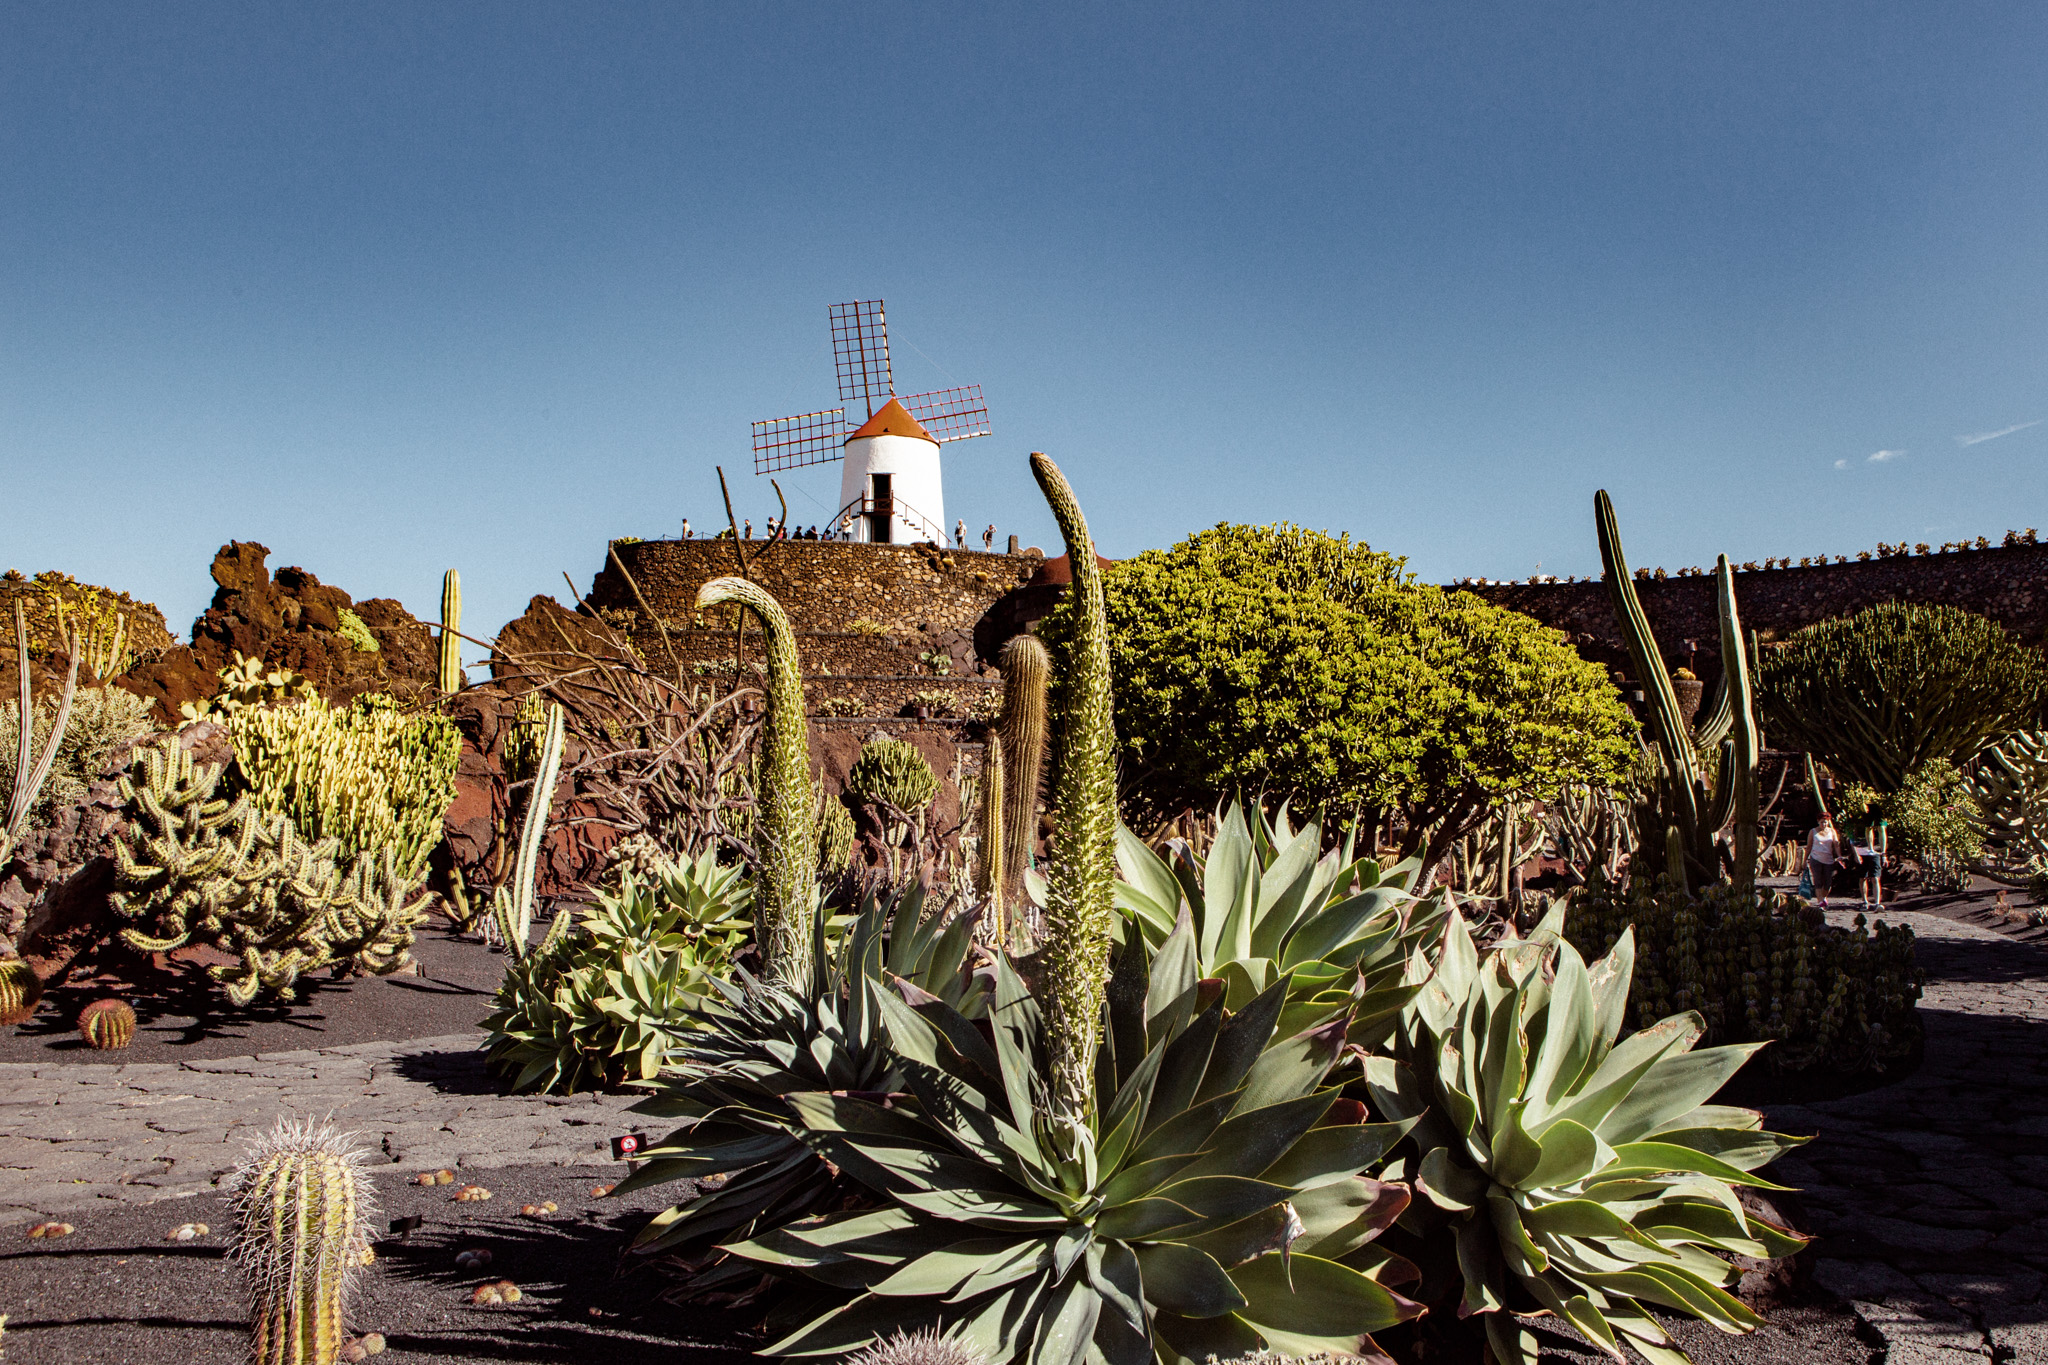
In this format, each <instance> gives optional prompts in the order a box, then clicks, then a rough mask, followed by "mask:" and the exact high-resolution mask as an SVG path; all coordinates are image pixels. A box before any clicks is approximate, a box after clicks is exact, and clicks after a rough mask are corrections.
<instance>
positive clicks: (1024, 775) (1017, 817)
mask: <svg viewBox="0 0 2048 1365" xmlns="http://www.w3.org/2000/svg"><path fill="white" fill-rule="evenodd" d="M999 663H1000V665H1001V667H1002V670H1003V714H1002V718H1001V720H1000V721H999V722H998V723H997V726H996V733H997V739H998V741H999V742H1000V743H1001V745H1002V749H1003V785H1004V786H1005V787H1006V788H1007V789H1008V790H1007V791H1006V792H1005V793H1004V807H1005V808H1004V810H1003V841H1004V846H1003V871H1004V872H1005V874H1006V875H1007V876H1008V879H1009V881H1008V885H1007V886H1006V887H1005V888H1004V893H1005V895H1007V896H1009V897H1011V898H1013V899H1014V898H1015V896H1016V895H1017V892H1018V891H1019V889H1020V888H1021V885H1022V882H1023V879H1024V869H1025V868H1027V867H1030V866H1031V850H1032V847H1033V846H1034V845H1035V844H1036V843H1037V841H1038V788H1039V783H1040V781H1041V773H1042V771H1043V768H1044V765H1045V699H1046V693H1047V691H1048V690H1049V688H1050V686H1051V682H1052V654H1051V653H1050V652H1049V651H1048V650H1047V649H1046V647H1045V641H1043V640H1041V639H1039V638H1038V637H1037V636H1036V635H1019V636H1017V637H1015V638H1014V639H1012V640H1011V641H1010V642H1009V643H1008V644H1006V645H1004V646H1003V652H1002V655H1001V657H1000V659H999Z"/></svg>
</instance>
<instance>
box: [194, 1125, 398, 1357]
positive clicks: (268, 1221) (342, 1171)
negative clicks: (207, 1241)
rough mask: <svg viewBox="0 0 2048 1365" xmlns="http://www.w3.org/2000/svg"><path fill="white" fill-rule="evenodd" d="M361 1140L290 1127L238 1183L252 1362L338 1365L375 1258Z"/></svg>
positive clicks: (237, 1249) (253, 1159)
mask: <svg viewBox="0 0 2048 1365" xmlns="http://www.w3.org/2000/svg"><path fill="white" fill-rule="evenodd" d="M353 1136H354V1135H353V1134H348V1133H337V1132H335V1131H334V1129H333V1128H332V1127H331V1126H329V1125H326V1124H314V1123H313V1122H311V1121H310V1120H300V1121H296V1122H295V1121H292V1120H280V1121H279V1123H278V1125H277V1127H276V1128H275V1129H274V1130H273V1131H272V1132H271V1133H270V1134H269V1135H268V1136H266V1137H264V1138H262V1139H261V1140H260V1141H258V1142H257V1143H256V1144H255V1145H254V1146H253V1147H252V1148H251V1149H250V1153H249V1157H248V1160H246V1161H244V1162H243V1163H242V1165H241V1166H240V1167H238V1168H236V1170H235V1172H234V1173H233V1175H232V1176H230V1177H229V1182H228V1188H229V1189H230V1190H231V1191H233V1199H234V1211H235V1221H236V1228H235V1233H234V1247H233V1251H232V1253H231V1254H232V1255H233V1257H234V1259H235V1260H236V1261H238V1262H239V1263H240V1264H241V1267H242V1273H243V1275H244V1276H245V1277H246V1278H247V1279H248V1282H249V1298H250V1313H249V1334H250V1336H249V1360H250V1363H251V1365H332V1362H333V1361H334V1360H335V1359H336V1357H337V1356H338V1355H339V1353H340V1351H341V1347H342V1345H343V1343H344V1342H345V1341H346V1340H347V1331H346V1328H345V1325H344V1322H343V1315H344V1314H345V1313H346V1312H347V1311H348V1306H349V1298H350V1295H351V1291H352V1289H353V1288H354V1283H353V1282H354V1280H355V1277H356V1274H357V1272H358V1271H359V1270H360V1269H361V1268H362V1266H363V1265H364V1264H365V1263H366V1262H368V1260H369V1259H370V1241H369V1237H370V1216H371V1215H372V1213H373V1212H374V1199H373V1197H372V1191H371V1190H370V1189H369V1187H368V1182H366V1181H365V1180H364V1179H363V1178H362V1166H363V1151H362V1149H361V1148H359V1147H357V1146H355V1144H354V1143H353V1142H352V1141H351V1140H350V1139H351V1138H352V1137H353Z"/></svg>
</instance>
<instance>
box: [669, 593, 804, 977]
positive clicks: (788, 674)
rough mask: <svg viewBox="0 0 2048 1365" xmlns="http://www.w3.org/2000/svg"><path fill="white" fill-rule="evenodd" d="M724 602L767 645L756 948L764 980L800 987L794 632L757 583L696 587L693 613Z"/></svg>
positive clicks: (800, 783)
mask: <svg viewBox="0 0 2048 1365" xmlns="http://www.w3.org/2000/svg"><path fill="white" fill-rule="evenodd" d="M724 602H732V603H735V604H737V605H739V606H741V607H744V608H746V609H747V610H748V611H751V612H752V613H753V614H754V616H755V618H756V619H757V620H759V621H760V623H761V633H762V635H763V636H764V637H765V638H766V641H767V650H768V677H767V689H766V690H767V694H768V719H767V721H766V723H765V724H764V725H763V726H762V746H763V747H762V754H761V776H760V784H759V812H760V813H759V817H758V819H757V820H756V821H755V825H754V828H755V830H756V834H755V852H756V854H757V855H758V857H759V858H760V863H761V882H762V892H763V894H762V895H761V896H760V897H759V898H758V900H757V902H756V903H757V905H758V906H759V914H758V915H757V921H758V934H759V938H760V942H761V952H762V956H763V957H764V958H765V959H766V960H767V967H768V973H769V975H770V977H772V978H773V979H774V980H777V981H780V982H782V983H783V984H784V985H787V986H789V987H790V988H791V989H793V990H798V991H805V992H807V991H809V989H810V985H811V978H812V973H813V971H814V969H815V963H814V962H813V960H812V957H813V947H812V943H811V938H812V934H811V922H812V919H813V918H814V917H815V916H816V914H817V902H818V823H817V806H816V797H815V795H814V794H813V789H812V787H811V746H810V739H809V736H808V734H807V731H806V721H805V720H804V685H803V673H802V670H801V668H800V667H799V665H798V663H797V653H796V636H795V634H794V633H793V632H792V631H791V629H790V625H789V617H788V616H787V615H786V614H784V612H783V610H782V606H781V604H780V603H778V602H777V601H776V600H775V599H774V597H772V596H771V595H769V593H768V592H767V590H766V589H764V588H762V587H760V586H759V585H757V584H754V583H749V582H748V581H747V580H746V579H744V578H714V579H713V580H711V581H710V582H709V583H706V584H705V585H704V586H703V587H702V588H701V589H699V590H698V592H697V609H698V610H699V611H702V610H703V609H704V608H706V607H712V606H717V605H719V604H720V603H724Z"/></svg>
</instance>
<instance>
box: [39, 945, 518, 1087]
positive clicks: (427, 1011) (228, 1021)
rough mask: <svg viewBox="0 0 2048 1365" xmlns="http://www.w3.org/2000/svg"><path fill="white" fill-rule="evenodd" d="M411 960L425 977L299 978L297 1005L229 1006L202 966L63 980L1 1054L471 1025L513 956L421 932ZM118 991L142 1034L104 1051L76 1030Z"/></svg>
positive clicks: (197, 1050)
mask: <svg viewBox="0 0 2048 1365" xmlns="http://www.w3.org/2000/svg"><path fill="white" fill-rule="evenodd" d="M413 958H414V960H415V961H417V962H418V963H419V967H420V975H418V976H410V975H407V976H385V977H358V978H354V979H351V980H347V981H334V980H331V979H329V978H328V977H326V976H314V977H308V978H303V979H302V980H301V981H300V982H299V986H298V991H299V996H300V1000H299V1003H296V1004H290V1005H277V1004H273V1005H268V1006H259V1007H256V1008H252V1009H247V1010H237V1009H233V1008H232V1007H230V1006H229V1005H228V1003H227V1000H226V998H225V997H224V996H223V995H222V994H221V992H220V987H218V986H217V985H215V984H214V983H213V982H212V981H211V980H209V979H208V978H207V977H206V975H205V973H204V970H203V968H201V967H199V966H198V965H197V964H192V965H190V966H189V967H188V968H187V969H186V970H184V971H180V972H164V973H147V974H145V973H134V974H130V973H126V972H121V971H119V970H118V968H117V969H115V970H110V971H109V972H107V973H104V974H99V975H95V976H88V977H86V978H85V979H83V980H79V981H76V982H74V983H70V984H66V985H62V986H58V987H56V988H55V989H53V990H52V991H50V993H49V994H48V995H47V996H45V997H44V999H43V1003H42V1005H41V1006H40V1007H39V1008H38V1009H37V1010H36V1013H35V1015H34V1017H32V1018H31V1019H29V1020H28V1022H26V1023H24V1024H22V1025H21V1026H19V1027H18V1028H11V1029H0V1062H85V1063H99V1064H115V1065H118V1064H121V1063H125V1062H182V1061H199V1060H202V1059H211V1058H216V1057H250V1056H254V1055H256V1054H258V1053H263V1052H286V1051H291V1050H294V1049H298V1048H320V1047H343V1046H347V1045H349V1044H352V1043H378V1042H396V1041H400V1040H403V1039H407V1038H433V1037H438V1036H440V1035H443V1034H449V1033H466V1032H469V1031H470V1030H472V1029H474V1028H476V1027H477V1026H478V1025H479V1024H480V1023H482V1022H483V1019H484V1016H485V1015H487V1014H489V1013H490V1012H491V1000H492V996H493V995H494V994H495V992H496V991H497V989H498V982H499V981H500V979H502V978H503V976H504V974H505V959H504V957H503V956H501V955H500V954H498V953H495V952H493V951H492V950H490V949H489V948H487V947H485V946H484V945H483V943H482V942H481V941H480V940H478V939H476V938H475V937H474V936H467V937H463V936H457V935H454V934H449V933H445V932H440V931H434V932H429V933H423V934H421V935H420V937H419V939H418V941H417V942H416V943H415V944H414V945H413ZM126 965H127V964H119V966H123V967H125V966H126ZM110 995H111V996H118V997H119V998H121V999H123V1000H126V1001H128V1003H129V1004H130V1005H132V1006H133V1007H134V1009H135V1015H136V1028H135V1041H134V1042H132V1043H130V1044H129V1045H128V1046H127V1047H126V1048H123V1049H121V1050H120V1051H117V1052H98V1051H95V1050H93V1049H92V1048H89V1047H87V1046H86V1045H85V1043H84V1041H83V1040H82V1039H81V1038H80V1037H79V1036H78V1029H77V1022H76V1021H77V1018H78V1012H79V1011H80V1010H81V1009H83V1008H85V1006H86V1005H87V1004H89V1003H91V1002H92V1001H94V1000H98V999H102V998H104V997H106V996H110Z"/></svg>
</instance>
